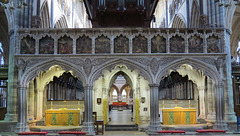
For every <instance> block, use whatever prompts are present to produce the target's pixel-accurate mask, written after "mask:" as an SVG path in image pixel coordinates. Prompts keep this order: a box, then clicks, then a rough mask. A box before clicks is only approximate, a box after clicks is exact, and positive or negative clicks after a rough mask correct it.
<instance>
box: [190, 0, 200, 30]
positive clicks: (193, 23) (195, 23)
mask: <svg viewBox="0 0 240 136" xmlns="http://www.w3.org/2000/svg"><path fill="white" fill-rule="evenodd" d="M199 18H200V7H199V5H198V3H197V1H196V0H194V1H193V3H192V11H191V20H190V28H198V27H199Z"/></svg>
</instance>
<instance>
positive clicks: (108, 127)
mask: <svg viewBox="0 0 240 136" xmlns="http://www.w3.org/2000/svg"><path fill="white" fill-rule="evenodd" d="M105 131H138V125H106V126H105Z"/></svg>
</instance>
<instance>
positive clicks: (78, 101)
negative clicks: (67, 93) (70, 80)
mask: <svg viewBox="0 0 240 136" xmlns="http://www.w3.org/2000/svg"><path fill="white" fill-rule="evenodd" d="M78 110H80V102H79V101H78Z"/></svg>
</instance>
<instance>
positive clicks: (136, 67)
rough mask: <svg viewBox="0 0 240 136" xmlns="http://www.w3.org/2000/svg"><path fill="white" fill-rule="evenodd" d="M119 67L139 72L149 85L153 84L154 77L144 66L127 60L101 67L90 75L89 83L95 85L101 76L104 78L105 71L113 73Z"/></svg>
mask: <svg viewBox="0 0 240 136" xmlns="http://www.w3.org/2000/svg"><path fill="white" fill-rule="evenodd" d="M118 65H123V66H126V67H127V68H128V69H129V70H131V71H133V70H138V74H139V75H141V76H142V77H144V78H145V79H146V80H147V81H149V83H153V77H152V76H151V75H150V72H149V71H148V69H146V68H145V67H144V66H142V65H139V64H136V63H135V61H131V60H126V59H117V60H113V61H110V62H108V64H104V65H101V66H99V67H98V68H97V69H95V72H94V73H92V74H91V75H90V78H89V80H88V82H87V83H93V82H94V81H96V80H97V79H98V78H99V77H100V76H103V74H104V73H103V72H104V70H109V71H111V70H112V69H114V67H116V66H118Z"/></svg>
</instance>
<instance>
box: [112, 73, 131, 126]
mask: <svg viewBox="0 0 240 136" xmlns="http://www.w3.org/2000/svg"><path fill="white" fill-rule="evenodd" d="M125 76H126V75H125ZM108 99H109V109H108V110H109V122H108V124H109V125H118V124H121V125H123V124H124V125H126V124H135V122H134V121H133V91H132V89H131V87H130V85H129V83H128V82H127V80H126V79H125V78H124V73H118V75H117V77H116V79H115V81H114V82H113V83H112V87H111V89H110V93H109V96H108Z"/></svg>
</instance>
